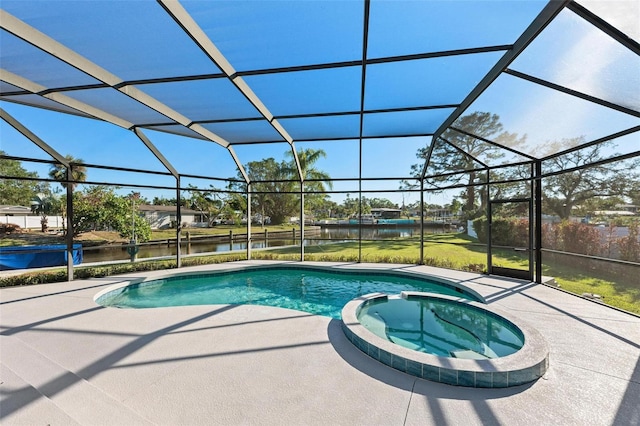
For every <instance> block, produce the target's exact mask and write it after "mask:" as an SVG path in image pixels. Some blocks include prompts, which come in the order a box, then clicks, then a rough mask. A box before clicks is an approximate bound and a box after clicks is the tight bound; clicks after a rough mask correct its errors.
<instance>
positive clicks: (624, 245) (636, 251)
mask: <svg viewBox="0 0 640 426" xmlns="http://www.w3.org/2000/svg"><path fill="white" fill-rule="evenodd" d="M639 235H640V229H639V228H638V224H637V223H636V222H631V223H629V235H628V236H626V237H622V238H620V239H618V241H617V245H618V249H619V250H620V258H621V259H622V260H627V261H629V262H640V241H639V240H638V236H639Z"/></svg>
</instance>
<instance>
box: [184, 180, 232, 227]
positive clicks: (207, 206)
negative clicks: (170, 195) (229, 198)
mask: <svg viewBox="0 0 640 426" xmlns="http://www.w3.org/2000/svg"><path fill="white" fill-rule="evenodd" d="M188 188H189V200H188V203H187V206H188V207H189V208H191V209H193V210H198V211H199V212H200V213H201V214H202V215H203V216H204V217H205V218H206V220H207V223H208V224H209V225H211V224H212V222H213V220H214V219H215V218H216V216H218V215H219V214H220V212H221V211H222V209H223V207H224V205H225V201H224V197H222V196H221V195H220V192H219V190H218V189H217V188H215V187H214V186H213V185H210V188H211V190H210V191H199V190H198V189H197V187H195V186H193V185H191V184H189V186H188Z"/></svg>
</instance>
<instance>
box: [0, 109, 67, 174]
mask: <svg viewBox="0 0 640 426" xmlns="http://www.w3.org/2000/svg"><path fill="white" fill-rule="evenodd" d="M0 118H2V119H3V120H4V121H6V122H7V123H8V124H9V125H10V126H11V127H13V128H14V129H16V130H17V131H18V132H20V133H22V135H23V136H25V137H26V138H27V139H29V140H30V141H31V142H33V143H34V144H36V145H37V146H38V147H39V148H40V149H42V150H43V151H44V152H46V153H47V154H49V155H50V156H51V157H53V159H54V160H56V161H57V162H58V163H60V164H62V165H63V166H64V167H65V168H67V169H69V167H70V165H69V161H68V160H67V159H66V158H65V157H64V155H62V154H60V153H59V152H58V151H56V150H55V149H53V148H52V147H51V146H49V144H47V143H46V142H45V141H43V140H42V139H40V138H39V137H38V136H36V135H35V134H34V133H33V132H32V131H31V130H29V129H27V128H26V127H25V126H24V125H23V124H22V123H20V122H19V121H18V120H16V119H15V118H14V117H13V116H12V115H11V114H9V113H8V112H6V111H5V110H4V109H2V108H0Z"/></svg>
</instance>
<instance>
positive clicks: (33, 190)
mask: <svg viewBox="0 0 640 426" xmlns="http://www.w3.org/2000/svg"><path fill="white" fill-rule="evenodd" d="M3 155H5V152H4V151H0V157H1V156H3ZM0 176H11V177H12V178H14V177H15V178H18V179H7V178H4V177H0V204H4V205H14V206H28V205H30V203H31V201H32V200H33V198H34V197H36V196H37V195H38V193H47V192H48V187H49V184H47V183H43V182H37V181H34V180H21V179H19V178H29V179H33V178H37V177H38V173H36V172H29V171H27V170H25V169H24V167H22V163H20V161H18V160H9V159H4V158H0Z"/></svg>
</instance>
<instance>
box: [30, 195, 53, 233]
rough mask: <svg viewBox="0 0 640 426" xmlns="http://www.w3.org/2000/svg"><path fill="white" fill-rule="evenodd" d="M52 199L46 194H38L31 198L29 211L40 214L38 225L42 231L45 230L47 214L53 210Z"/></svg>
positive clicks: (46, 227) (47, 221) (47, 220)
mask: <svg viewBox="0 0 640 426" xmlns="http://www.w3.org/2000/svg"><path fill="white" fill-rule="evenodd" d="M53 204H54V200H53V199H52V198H51V197H50V196H48V195H46V194H42V193H40V194H38V195H36V196H35V197H33V199H32V200H31V211H32V212H33V213H35V214H39V215H41V216H42V217H41V219H40V227H41V230H42V232H47V229H48V224H49V219H48V218H47V215H48V214H49V213H51V211H52V210H53Z"/></svg>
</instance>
